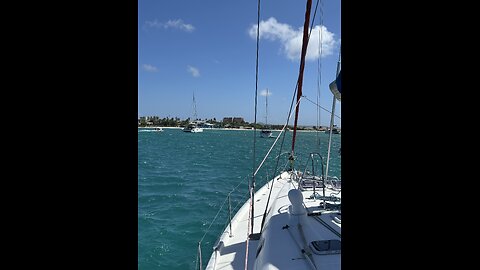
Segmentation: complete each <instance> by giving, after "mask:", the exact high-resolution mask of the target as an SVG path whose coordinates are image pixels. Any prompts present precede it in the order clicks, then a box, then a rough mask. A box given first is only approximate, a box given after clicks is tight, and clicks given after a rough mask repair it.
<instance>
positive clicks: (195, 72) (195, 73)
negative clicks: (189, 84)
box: [187, 66, 200, 77]
mask: <svg viewBox="0 0 480 270" xmlns="http://www.w3.org/2000/svg"><path fill="white" fill-rule="evenodd" d="M187 71H188V72H190V73H191V74H192V76H193V77H200V71H199V70H198V68H196V67H192V66H187Z"/></svg>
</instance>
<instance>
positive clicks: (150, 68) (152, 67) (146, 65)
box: [142, 64, 158, 72]
mask: <svg viewBox="0 0 480 270" xmlns="http://www.w3.org/2000/svg"><path fill="white" fill-rule="evenodd" d="M142 67H143V69H144V70H146V71H149V72H157V71H158V68H157V67H155V66H152V65H149V64H143V65H142Z"/></svg>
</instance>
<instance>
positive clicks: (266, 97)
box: [265, 88, 268, 127]
mask: <svg viewBox="0 0 480 270" xmlns="http://www.w3.org/2000/svg"><path fill="white" fill-rule="evenodd" d="M267 125H268V88H267V95H265V127H267Z"/></svg>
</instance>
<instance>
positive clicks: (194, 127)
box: [183, 93, 203, 133]
mask: <svg viewBox="0 0 480 270" xmlns="http://www.w3.org/2000/svg"><path fill="white" fill-rule="evenodd" d="M183 131H184V132H191V133H198V132H203V128H201V127H199V125H198V121H197V105H196V103H195V93H193V121H190V123H189V124H188V125H187V126H186V127H185V128H184V129H183Z"/></svg>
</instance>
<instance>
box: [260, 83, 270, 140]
mask: <svg viewBox="0 0 480 270" xmlns="http://www.w3.org/2000/svg"><path fill="white" fill-rule="evenodd" d="M260 137H262V138H273V134H272V131H271V130H270V129H268V88H267V94H266V95H265V128H264V129H262V131H261V133H260Z"/></svg>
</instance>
